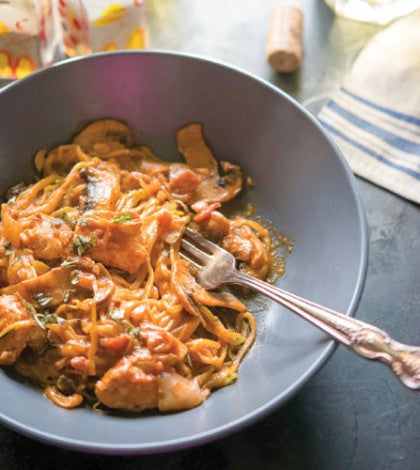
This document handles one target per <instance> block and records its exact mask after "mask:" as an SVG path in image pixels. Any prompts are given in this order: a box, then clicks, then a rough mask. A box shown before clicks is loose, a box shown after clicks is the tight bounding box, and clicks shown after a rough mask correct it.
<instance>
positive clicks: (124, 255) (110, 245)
mask: <svg viewBox="0 0 420 470" xmlns="http://www.w3.org/2000/svg"><path fill="white" fill-rule="evenodd" d="M130 217H131V216H130ZM121 220H123V219H121ZM116 221H117V222H116ZM140 226H141V222H140V220H139V219H138V218H133V219H132V220H127V221H123V222H122V223H118V219H115V220H113V219H112V220H110V219H108V218H105V217H101V216H95V217H93V216H92V217H86V218H85V219H84V223H83V224H79V225H78V226H77V227H76V231H75V239H74V240H73V247H74V248H75V249H76V250H79V253H78V254H79V255H80V256H81V255H83V254H84V253H85V252H87V253H88V255H89V256H90V257H91V258H92V259H94V260H95V261H99V262H101V263H103V264H104V265H106V266H113V267H115V268H119V269H123V270H125V271H127V272H129V273H130V274H132V273H135V272H136V271H137V270H138V269H139V268H140V267H141V266H142V265H143V264H144V263H145V262H146V260H147V257H148V254H147V251H146V248H145V247H144V244H143V241H142V238H141V234H140Z"/></svg>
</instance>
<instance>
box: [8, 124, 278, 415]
mask: <svg viewBox="0 0 420 470" xmlns="http://www.w3.org/2000/svg"><path fill="white" fill-rule="evenodd" d="M177 142H178V149H179V151H180V153H181V154H182V155H183V156H184V158H185V163H169V162H165V161H162V160H160V159H158V158H157V157H155V156H154V155H153V154H152V152H151V150H150V149H149V148H147V147H145V146H136V145H134V144H133V141H132V136H131V133H130V131H129V129H128V128H127V127H126V126H125V124H123V123H121V122H119V121H115V120H109V119H106V120H100V121H96V122H94V123H92V124H90V125H89V126H87V127H86V128H85V129H84V130H83V131H82V132H81V133H79V134H78V135H77V136H76V137H75V139H74V140H73V142H72V143H71V144H66V145H60V146H59V147H57V148H55V149H53V150H51V151H49V152H47V151H46V150H41V151H40V152H38V153H37V155H36V157H35V165H36V167H37V169H38V171H39V172H40V173H41V175H42V177H41V178H40V179H39V180H38V181H37V182H36V183H34V184H31V185H29V186H25V185H24V184H22V183H21V184H18V185H17V186H15V187H13V188H11V190H9V191H8V194H7V197H8V201H7V203H5V204H3V205H2V210H1V216H2V219H1V224H0V281H1V284H0V285H1V290H0V364H3V365H13V366H14V367H15V368H16V369H17V370H18V371H19V372H20V373H21V374H23V375H25V376H27V377H29V378H31V379H33V380H34V381H35V382H36V383H37V384H39V385H40V386H41V387H43V389H44V393H45V395H46V396H47V397H48V398H49V399H50V400H52V401H53V402H54V403H55V404H57V405H59V406H61V407H64V408H73V407H76V406H79V405H80V404H81V403H83V402H84V401H85V399H88V400H91V401H93V402H95V403H96V404H95V407H99V406H101V407H103V408H111V409H125V410H130V411H142V410H145V409H149V408H157V409H159V410H160V411H173V410H180V409H187V408H192V407H194V406H197V405H199V404H200V403H201V402H202V401H203V400H205V399H206V398H207V397H208V396H209V394H210V392H211V391H212V390H213V389H216V388H219V387H223V386H225V385H227V384H229V383H231V382H232V381H233V380H235V379H236V377H237V371H238V367H239V364H240V362H241V361H242V359H243V357H244V355H245V354H246V352H247V351H248V349H249V348H250V346H251V344H252V342H253V341H254V338H255V334H256V327H255V320H254V317H253V316H252V314H251V313H249V312H248V311H247V309H246V308H245V306H244V304H243V303H242V302H241V301H240V300H238V299H237V298H236V297H235V296H234V295H233V294H232V293H231V292H230V291H228V290H223V291H221V290H219V291H217V292H207V291H206V290H205V289H203V288H202V287H201V286H200V285H199V284H198V283H197V282H196V279H195V277H194V270H193V268H192V266H191V265H190V263H189V262H188V261H186V260H185V259H183V258H181V257H180V254H179V249H180V240H181V238H182V235H183V233H184V231H185V228H186V227H187V226H189V227H192V228H194V229H195V230H198V231H200V232H201V233H202V234H203V235H204V236H206V237H208V238H209V239H212V240H213V241H215V242H217V243H219V244H221V245H222V246H223V247H224V248H225V249H227V250H229V251H230V252H231V253H232V254H234V256H235V257H236V259H237V260H238V263H239V267H240V269H243V270H246V271H247V272H248V273H250V274H252V275H254V276H258V277H260V278H265V277H266V276H267V274H268V271H269V269H270V266H271V255H270V250H271V245H270V236H269V234H268V232H267V230H266V229H265V228H263V227H262V226H261V225H260V224H259V223H257V222H256V221H255V220H248V219H246V218H243V217H240V216H237V217H235V218H234V219H228V218H226V217H225V216H224V215H222V213H221V212H219V211H218V208H219V207H220V205H221V204H222V203H223V202H225V201H228V200H229V199H232V198H233V197H235V196H236V195H237V194H238V193H239V192H240V190H241V188H242V183H243V181H242V173H241V170H240V169H239V167H238V166H236V165H233V164H231V163H228V162H221V163H220V166H221V168H222V170H223V176H221V175H220V174H219V164H218V163H217V162H216V160H215V159H214V157H213V155H212V153H211V151H210V149H209V148H208V147H207V145H206V144H205V142H204V140H203V137H202V129H201V125H200V124H191V125H188V126H186V127H184V128H183V129H181V130H180V131H178V133H177Z"/></svg>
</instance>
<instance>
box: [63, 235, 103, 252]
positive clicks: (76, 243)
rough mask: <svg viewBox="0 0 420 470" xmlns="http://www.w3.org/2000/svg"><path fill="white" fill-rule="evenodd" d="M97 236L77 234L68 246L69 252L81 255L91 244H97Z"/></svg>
mask: <svg viewBox="0 0 420 470" xmlns="http://www.w3.org/2000/svg"><path fill="white" fill-rule="evenodd" d="M97 243H98V238H97V237H95V236H93V237H92V238H89V237H84V236H83V235H77V237H76V238H75V239H74V240H73V242H72V244H71V246H70V252H71V253H77V254H78V255H79V256H82V255H84V254H85V253H86V251H87V250H88V249H89V248H91V247H92V246H95V245H97Z"/></svg>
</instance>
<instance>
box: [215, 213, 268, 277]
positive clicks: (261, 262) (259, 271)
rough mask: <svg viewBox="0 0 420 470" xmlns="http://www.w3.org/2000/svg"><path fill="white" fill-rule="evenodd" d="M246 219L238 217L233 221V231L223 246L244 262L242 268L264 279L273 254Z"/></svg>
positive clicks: (224, 240)
mask: <svg viewBox="0 0 420 470" xmlns="http://www.w3.org/2000/svg"><path fill="white" fill-rule="evenodd" d="M244 220H245V219H243V218H241V217H236V218H235V220H233V221H232V222H231V231H230V233H229V235H227V236H226V237H225V238H224V239H223V243H222V247H223V248H224V249H225V250H227V251H229V252H230V253H232V254H233V256H234V257H235V258H236V259H237V260H238V261H239V262H242V268H243V269H244V270H245V272H247V273H248V274H250V275H251V276H255V277H258V278H260V279H264V278H265V277H266V276H267V274H268V271H269V270H270V267H271V256H270V254H269V252H268V251H267V248H266V244H264V242H263V241H262V240H260V238H258V236H257V235H256V233H255V232H254V231H253V230H252V229H251V227H249V226H248V225H246V224H245V223H243V221H244Z"/></svg>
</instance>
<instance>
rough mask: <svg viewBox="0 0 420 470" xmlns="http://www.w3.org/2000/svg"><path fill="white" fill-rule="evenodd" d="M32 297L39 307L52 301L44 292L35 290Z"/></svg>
mask: <svg viewBox="0 0 420 470" xmlns="http://www.w3.org/2000/svg"><path fill="white" fill-rule="evenodd" d="M32 297H33V299H34V300H36V301H37V302H38V305H39V306H40V307H46V306H47V305H48V304H49V303H50V302H51V301H52V297H49V296H48V295H47V294H46V293H45V292H36V293H35V294H34V295H33V296H32Z"/></svg>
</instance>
